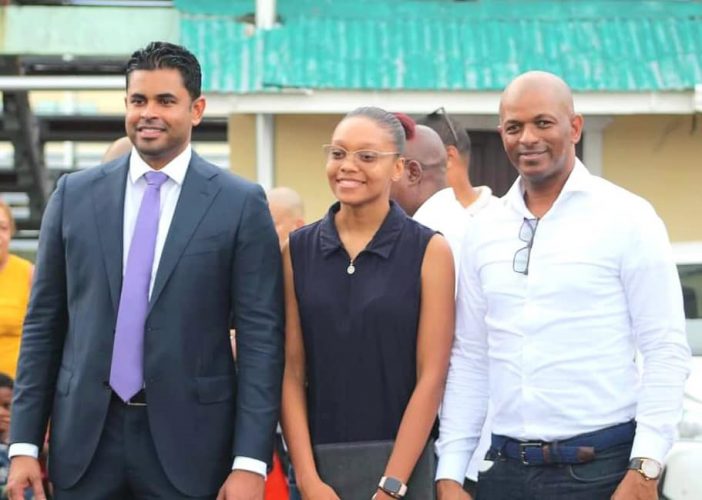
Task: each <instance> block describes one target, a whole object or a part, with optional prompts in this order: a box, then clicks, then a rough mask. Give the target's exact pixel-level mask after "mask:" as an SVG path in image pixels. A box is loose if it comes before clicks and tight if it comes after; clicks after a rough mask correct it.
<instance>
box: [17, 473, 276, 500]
mask: <svg viewBox="0 0 702 500" xmlns="http://www.w3.org/2000/svg"><path fill="white" fill-rule="evenodd" d="M265 487H266V480H265V479H264V478H263V476H262V475H260V474H256V473H255V472H249V471H247V470H240V469H237V470H233V471H232V472H231V473H230V474H229V477H227V480H226V481H224V484H223V485H222V487H221V488H220V489H219V494H218V495H217V500H263V493H264V490H265ZM19 500H22V499H19Z"/></svg>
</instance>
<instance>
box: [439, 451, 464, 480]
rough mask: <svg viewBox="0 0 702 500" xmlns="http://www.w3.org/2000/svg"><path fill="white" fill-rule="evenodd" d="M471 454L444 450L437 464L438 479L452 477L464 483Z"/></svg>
mask: <svg viewBox="0 0 702 500" xmlns="http://www.w3.org/2000/svg"><path fill="white" fill-rule="evenodd" d="M469 459H470V456H469V455H468V454H466V453H462V452H443V453H442V454H441V455H440V456H439V463H438V464H437V466H436V481H440V480H442V479H452V480H453V481H456V482H457V483H459V484H463V480H464V479H465V477H466V470H467V469H468V462H469Z"/></svg>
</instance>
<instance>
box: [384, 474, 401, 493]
mask: <svg viewBox="0 0 702 500" xmlns="http://www.w3.org/2000/svg"><path fill="white" fill-rule="evenodd" d="M401 488H402V483H401V482H400V481H398V480H397V479H395V478H394V477H386V478H385V483H383V489H385V490H388V491H392V492H393V493H399V492H400V489H401Z"/></svg>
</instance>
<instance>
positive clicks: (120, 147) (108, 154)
mask: <svg viewBox="0 0 702 500" xmlns="http://www.w3.org/2000/svg"><path fill="white" fill-rule="evenodd" d="M131 150H132V141H130V140H129V137H127V136H124V137H120V138H119V139H117V140H116V141H115V142H113V143H112V144H110V145H109V146H108V148H107V151H105V154H104V155H103V156H102V162H103V163H107V162H108V161H112V160H116V159H117V158H119V157H120V156H124V155H126V154H127V153H129V152H130V151H131Z"/></svg>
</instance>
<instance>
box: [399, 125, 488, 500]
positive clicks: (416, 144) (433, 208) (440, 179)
mask: <svg viewBox="0 0 702 500" xmlns="http://www.w3.org/2000/svg"><path fill="white" fill-rule="evenodd" d="M429 117H430V118H427V120H428V121H429V123H431V124H433V125H434V127H435V128H430V127H429V126H428V125H421V124H420V125H417V131H416V133H415V136H414V137H413V138H412V139H410V140H409V141H407V147H406V149H405V172H404V174H403V176H402V178H401V179H400V181H398V182H396V183H395V184H393V189H392V193H391V195H392V197H393V199H394V200H395V201H397V202H398V204H399V205H400V206H401V207H402V208H403V209H404V210H405V212H407V213H408V214H409V215H410V216H412V218H413V219H414V220H416V221H417V222H419V223H421V224H424V225H425V226H427V227H430V228H432V229H435V230H437V231H439V232H440V233H441V234H443V235H444V236H445V237H446V239H447V240H448V242H449V244H450V245H451V250H452V252H453V259H454V266H455V269H456V274H457V275H458V273H459V271H460V262H461V246H462V244H463V238H464V236H465V232H466V229H467V228H468V225H469V224H470V221H471V219H472V218H473V217H474V216H475V215H476V214H478V213H480V212H481V211H483V210H487V209H488V208H489V207H491V206H494V205H495V204H496V203H497V201H498V200H497V198H496V197H494V196H492V191H490V188H489V187H487V186H481V187H478V188H473V187H472V186H470V181H469V180H468V163H469V158H470V156H469V155H470V139H469V138H468V135H467V133H466V132H465V130H463V129H458V130H461V131H462V133H460V134H459V133H458V132H457V131H456V132H455V134H454V133H452V132H451V131H452V130H454V128H453V124H452V122H451V121H450V120H451V118H449V117H448V116H446V115H445V114H442V115H440V116H435V115H429ZM437 130H439V131H441V133H443V134H444V136H445V137H446V142H447V143H448V145H447V144H445V143H444V141H443V140H442V136H440V135H439V133H438V132H437ZM452 143H455V144H458V145H459V146H460V149H459V147H458V146H455V145H454V144H452ZM449 162H450V164H451V166H450V167H449V166H448V164H449ZM449 174H450V175H449ZM449 177H450V178H451V179H452V181H453V184H452V186H453V187H447V184H448V183H449V182H448V179H449ZM459 192H461V193H464V195H465V196H464V200H466V202H469V203H468V205H467V206H464V205H463V204H462V203H461V201H459V199H458V194H457V193H459ZM471 194H472V195H475V194H477V197H476V196H468V195H471ZM485 421H486V425H485V429H484V431H483V435H482V436H481V439H480V445H479V446H478V450H477V451H476V453H475V455H474V457H475V458H474V459H472V460H471V462H470V464H469V466H468V470H467V472H466V481H465V483H464V487H465V488H466V490H467V491H469V492H475V487H476V484H477V480H478V471H479V470H484V469H486V468H488V467H489V462H486V461H485V460H483V457H484V455H485V452H487V450H488V447H489V445H490V431H489V422H490V418H489V416H488V417H487V418H486V420H485Z"/></svg>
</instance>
